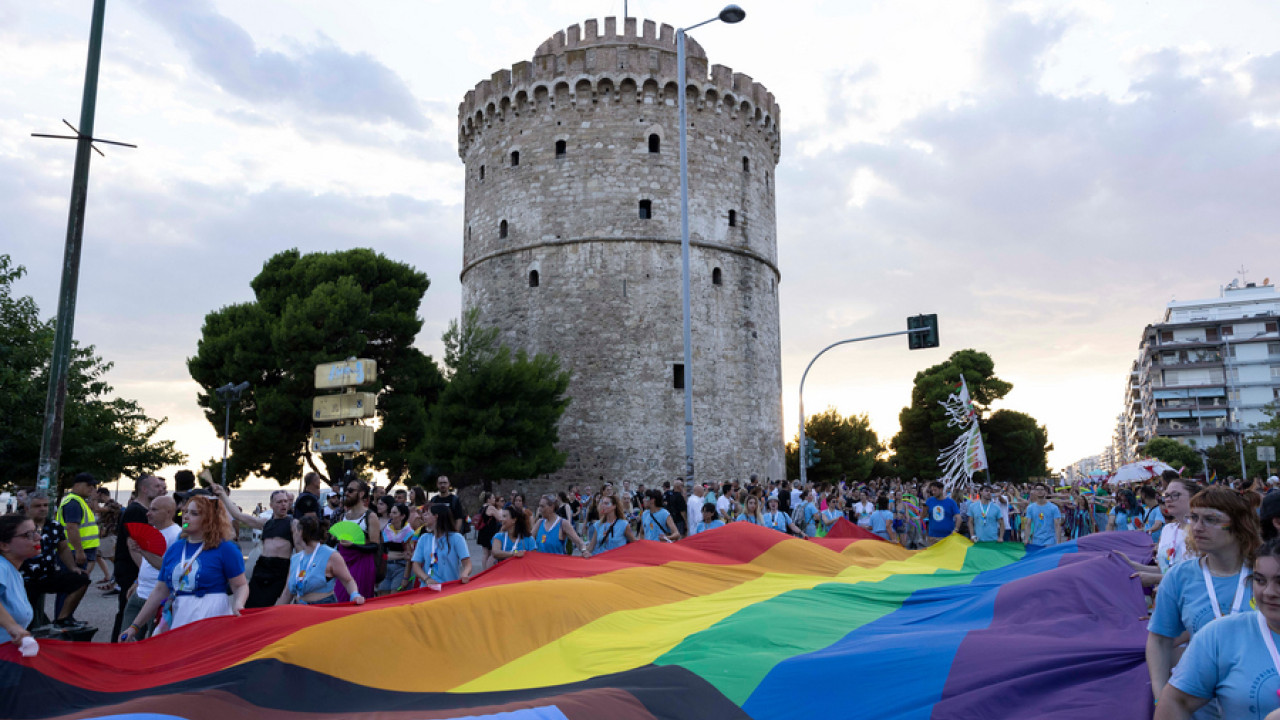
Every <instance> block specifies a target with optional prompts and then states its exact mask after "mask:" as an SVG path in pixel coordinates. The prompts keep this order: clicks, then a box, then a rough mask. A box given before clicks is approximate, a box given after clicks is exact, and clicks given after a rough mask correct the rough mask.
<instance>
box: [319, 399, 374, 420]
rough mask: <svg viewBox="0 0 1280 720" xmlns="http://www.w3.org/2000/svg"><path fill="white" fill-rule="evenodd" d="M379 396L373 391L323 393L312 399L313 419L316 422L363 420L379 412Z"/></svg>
mask: <svg viewBox="0 0 1280 720" xmlns="http://www.w3.org/2000/svg"><path fill="white" fill-rule="evenodd" d="M377 402H378V396H377V395H375V394H373V393H365V392H358V393H346V394H343V395H321V396H319V397H315V398H312V399H311V419H312V420H313V421H315V422H337V421H339V420H362V419H364V418H371V417H373V416H374V415H375V414H377V409H378V407H377Z"/></svg>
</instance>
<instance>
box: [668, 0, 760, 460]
mask: <svg viewBox="0 0 1280 720" xmlns="http://www.w3.org/2000/svg"><path fill="white" fill-rule="evenodd" d="M746 16H747V12H746V11H745V10H743V9H742V8H740V7H738V6H737V5H725V6H724V9H723V10H721V11H720V14H719V15H717V16H715V17H713V18H711V19H709V20H703V21H702V22H700V23H698V24H697V25H690V26H689V27H683V28H680V29H679V30H676V66H677V67H676V78H677V93H678V94H679V97H678V98H677V105H678V106H679V108H680V110H679V112H680V120H679V122H680V292H681V296H680V298H681V304H682V312H683V320H684V466H685V467H684V469H685V480H686V481H692V480H693V476H694V473H693V333H692V328H691V319H690V313H689V125H688V121H687V119H686V118H687V112H688V111H687V110H686V108H685V104H686V98H685V83H686V80H685V58H684V36H685V33H686V32H687V31H689V30H692V29H694V28H697V27H701V26H703V25H706V24H707V23H711V22H715V21H716V20H720V21H723V22H725V23H729V24H733V23H737V22H742V19H743V18H745V17H746Z"/></svg>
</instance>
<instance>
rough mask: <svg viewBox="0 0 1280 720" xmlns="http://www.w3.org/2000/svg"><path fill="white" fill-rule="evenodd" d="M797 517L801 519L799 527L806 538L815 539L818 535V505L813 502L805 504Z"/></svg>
mask: <svg viewBox="0 0 1280 720" xmlns="http://www.w3.org/2000/svg"><path fill="white" fill-rule="evenodd" d="M797 516H798V517H799V518H800V522H799V523H798V525H799V526H800V529H801V530H803V531H804V534H805V536H806V537H814V536H816V535H817V534H818V523H816V522H814V521H815V520H816V519H817V517H818V506H817V505H814V504H813V503H811V502H806V503H804V504H803V505H801V506H800V511H799V512H798V513H797Z"/></svg>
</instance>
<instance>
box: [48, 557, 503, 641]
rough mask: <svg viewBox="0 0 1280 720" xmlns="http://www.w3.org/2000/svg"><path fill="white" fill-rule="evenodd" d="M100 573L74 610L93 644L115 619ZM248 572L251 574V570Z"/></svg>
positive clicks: (105, 637) (103, 638)
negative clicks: (91, 630) (91, 631)
mask: <svg viewBox="0 0 1280 720" xmlns="http://www.w3.org/2000/svg"><path fill="white" fill-rule="evenodd" d="M467 544H468V545H469V546H470V547H471V557H472V562H474V563H475V564H476V569H477V571H478V570H479V563H480V558H481V557H482V554H481V552H480V546H479V545H477V544H476V541H475V533H472V534H471V535H470V536H469V537H468V538H467ZM240 549H241V550H242V551H243V552H244V555H245V558H246V559H247V558H248V557H249V552H250V551H251V550H252V549H253V543H252V542H249V541H245V542H241V543H240ZM108 557H110V555H108ZM101 572H102V571H100V570H95V571H94V573H93V585H91V586H90V587H89V591H88V592H87V593H86V594H85V596H84V600H83V601H81V603H80V607H79V609H77V610H76V619H77V620H81V621H83V622H86V623H89V624H90V625H91V626H93V627H96V628H98V632H97V633H96V634H94V636H93V641H94V642H109V641H110V639H111V638H110V635H111V626H112V624H113V623H114V622H115V619H116V607H117V605H116V603H117V599H116V596H115V595H107V594H105V593H104V592H103V591H101V590H99V589H98V588H97V585H98V583H99V582H101V581H102V579H103V578H102V574H101ZM250 572H252V569H251V568H250ZM45 612H46V613H48V614H49V617H53V596H52V595H50V596H49V597H48V598H46V601H45Z"/></svg>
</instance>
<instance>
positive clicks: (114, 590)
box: [102, 585, 120, 597]
mask: <svg viewBox="0 0 1280 720" xmlns="http://www.w3.org/2000/svg"><path fill="white" fill-rule="evenodd" d="M102 594H103V596H104V597H105V596H107V595H119V594H120V586H119V585H116V586H115V587H112V588H111V589H110V590H108V591H106V592H104V593H102Z"/></svg>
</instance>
